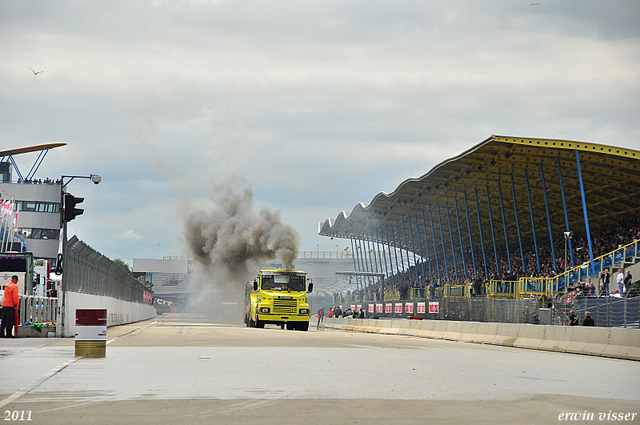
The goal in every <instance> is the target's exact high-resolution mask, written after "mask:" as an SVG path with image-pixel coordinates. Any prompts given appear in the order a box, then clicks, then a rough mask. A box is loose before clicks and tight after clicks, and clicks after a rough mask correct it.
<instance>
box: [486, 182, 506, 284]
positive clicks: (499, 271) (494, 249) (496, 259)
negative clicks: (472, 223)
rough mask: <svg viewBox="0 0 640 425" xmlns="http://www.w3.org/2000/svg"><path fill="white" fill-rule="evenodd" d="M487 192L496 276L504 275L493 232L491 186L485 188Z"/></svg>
mask: <svg viewBox="0 0 640 425" xmlns="http://www.w3.org/2000/svg"><path fill="white" fill-rule="evenodd" d="M485 189H486V192H487V207H488V208H489V227H490V228H491V239H492V240H493V258H494V259H495V261H496V274H497V275H498V276H501V275H502V270H500V264H499V263H498V249H497V248H496V232H495V231H494V230H493V214H492V213H491V198H490V197H489V186H485Z"/></svg>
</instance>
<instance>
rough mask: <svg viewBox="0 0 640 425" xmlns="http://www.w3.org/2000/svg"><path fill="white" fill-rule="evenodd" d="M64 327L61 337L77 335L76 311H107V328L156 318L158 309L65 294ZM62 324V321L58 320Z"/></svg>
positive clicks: (106, 299) (113, 299)
mask: <svg viewBox="0 0 640 425" xmlns="http://www.w3.org/2000/svg"><path fill="white" fill-rule="evenodd" d="M65 296H66V297H67V299H66V300H65V315H64V327H63V328H62V330H57V329H56V330H57V331H58V332H60V334H59V335H60V336H63V337H73V336H75V334H76V310H78V309H107V326H115V325H123V324H125V323H133V322H139V321H141V320H146V319H150V318H152V317H156V309H155V308H154V307H153V306H152V305H149V304H139V303H132V302H127V301H121V300H117V299H115V298H110V297H102V296H98V295H87V294H81V293H78V292H67V293H66V294H65ZM58 323H60V319H58Z"/></svg>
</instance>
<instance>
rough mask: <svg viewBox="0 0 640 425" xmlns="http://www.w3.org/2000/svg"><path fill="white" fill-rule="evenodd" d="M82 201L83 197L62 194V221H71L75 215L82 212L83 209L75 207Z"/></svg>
mask: <svg viewBox="0 0 640 425" xmlns="http://www.w3.org/2000/svg"><path fill="white" fill-rule="evenodd" d="M82 201H84V198H79V197H77V196H73V195H72V194H70V193H65V194H64V210H63V215H62V217H63V219H64V221H71V220H73V219H74V218H76V216H77V215H80V214H82V213H83V212H84V210H82V209H80V208H76V205H78V204H80V203H82Z"/></svg>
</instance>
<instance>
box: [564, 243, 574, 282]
mask: <svg viewBox="0 0 640 425" xmlns="http://www.w3.org/2000/svg"><path fill="white" fill-rule="evenodd" d="M571 236H572V233H571V232H564V279H565V280H564V293H565V294H566V293H567V286H569V275H567V244H568V243H569V239H571Z"/></svg>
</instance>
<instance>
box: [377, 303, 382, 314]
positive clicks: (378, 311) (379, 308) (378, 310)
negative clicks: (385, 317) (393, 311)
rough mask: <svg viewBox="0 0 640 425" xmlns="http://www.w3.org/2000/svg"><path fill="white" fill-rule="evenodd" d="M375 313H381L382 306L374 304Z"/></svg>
mask: <svg viewBox="0 0 640 425" xmlns="http://www.w3.org/2000/svg"><path fill="white" fill-rule="evenodd" d="M376 313H382V304H376Z"/></svg>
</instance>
